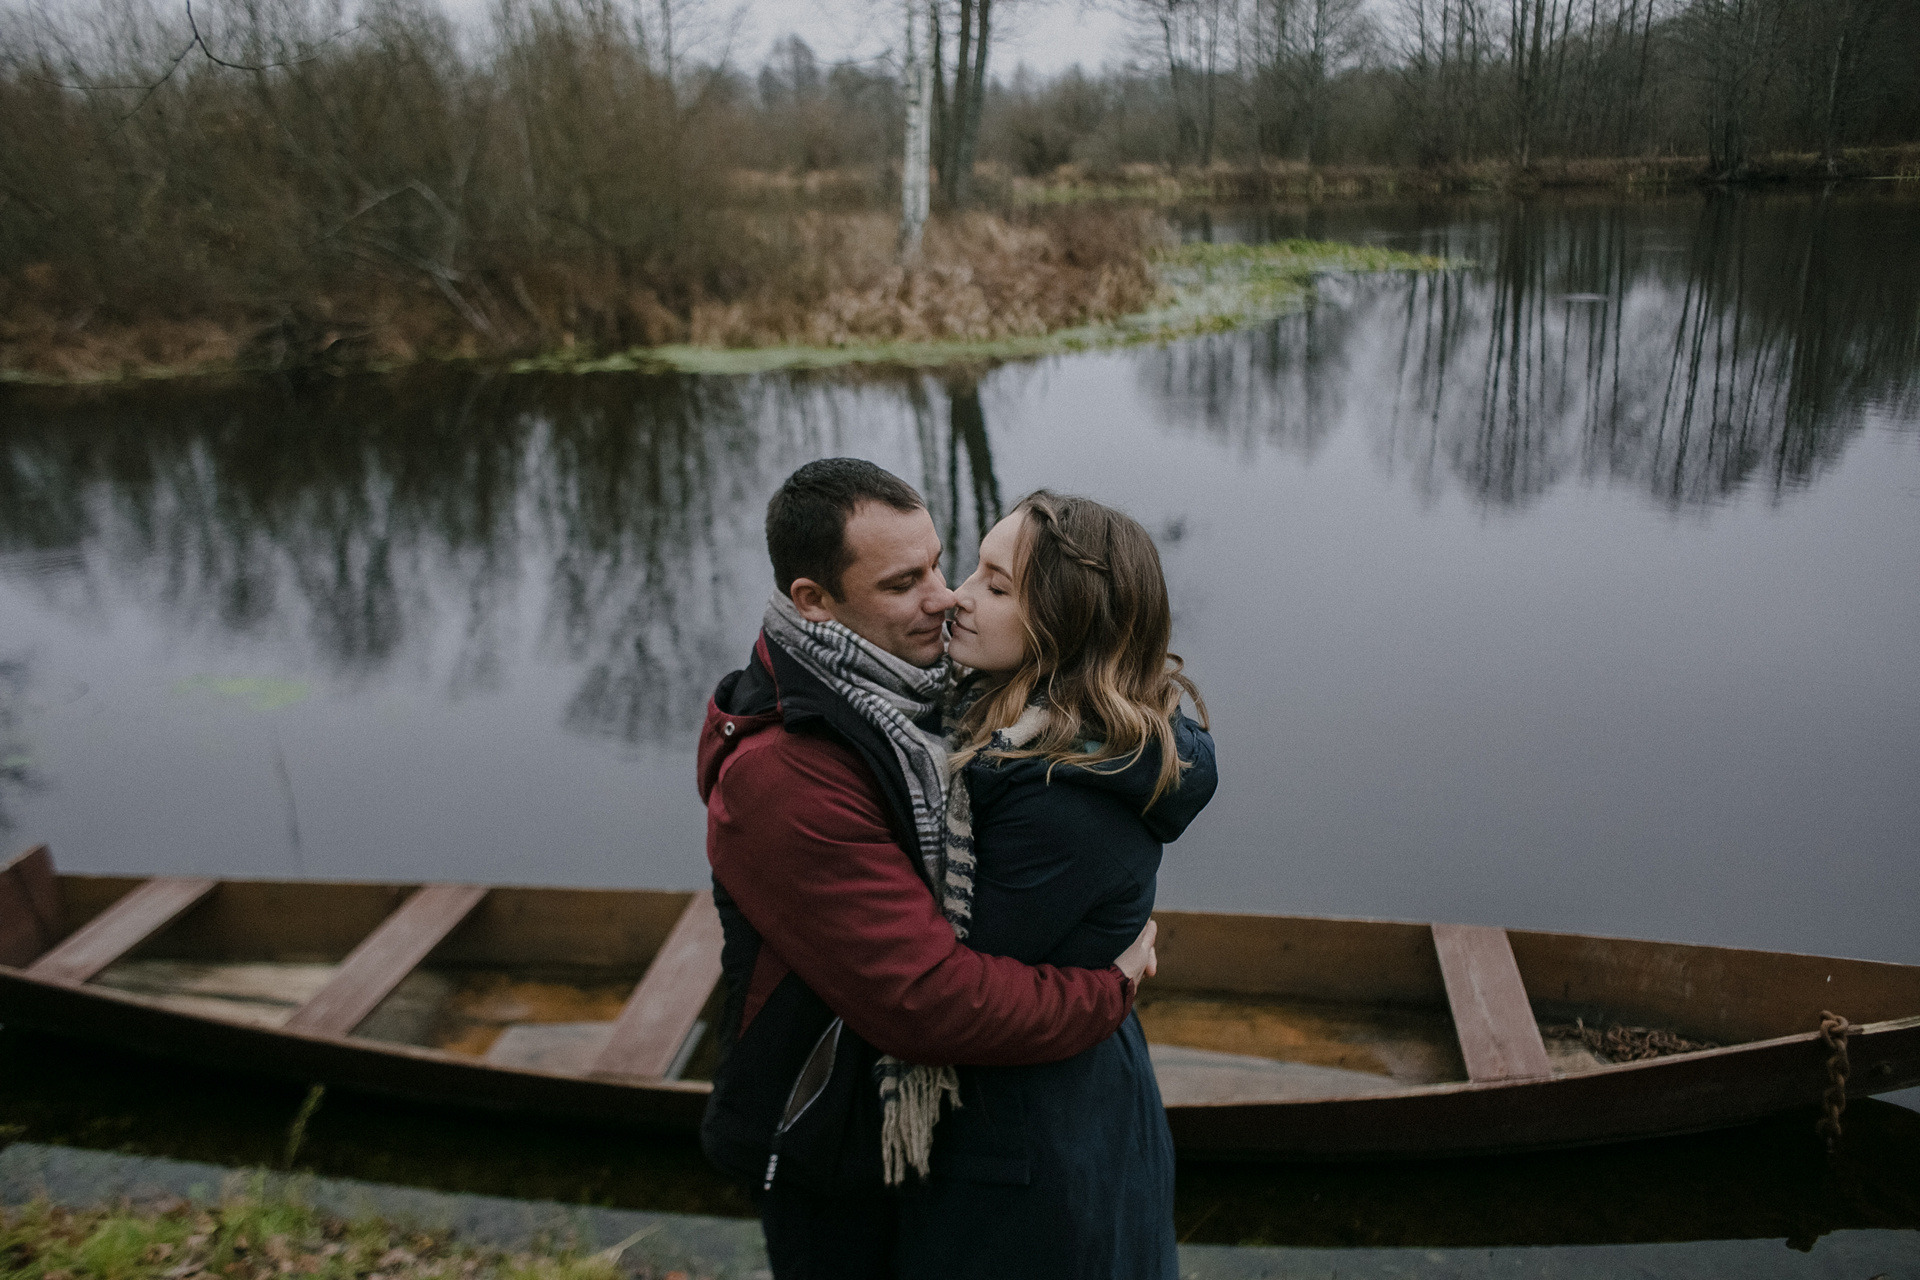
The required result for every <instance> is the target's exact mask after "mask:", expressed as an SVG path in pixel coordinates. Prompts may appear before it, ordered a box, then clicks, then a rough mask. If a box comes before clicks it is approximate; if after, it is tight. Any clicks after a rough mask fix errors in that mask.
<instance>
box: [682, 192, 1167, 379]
mask: <svg viewBox="0 0 1920 1280" xmlns="http://www.w3.org/2000/svg"><path fill="white" fill-rule="evenodd" d="M896 229H897V224H896V222H895V220H894V219H893V218H891V217H889V216H888V215H886V214H881V213H863V214H847V215H837V216H829V215H822V214H806V215H803V216H801V217H799V218H797V219H794V220H793V221H791V222H790V223H787V224H785V225H782V226H780V227H778V228H777V229H775V230H774V231H773V234H774V235H775V236H777V237H778V238H779V239H780V240H782V241H783V242H784V243H782V244H781V245H780V251H781V254H782V256H784V257H787V258H788V259H789V260H790V261H791V262H792V263H793V264H794V266H793V268H792V269H791V271H790V273H788V274H787V275H785V276H784V277H783V278H776V279H771V280H768V281H767V282H766V283H765V284H764V285H762V286H761V287H759V288H757V289H755V290H752V291H751V292H749V293H747V294H746V295H745V296H743V297H740V298H738V299H735V300H732V301H725V302H720V301H713V302H700V303H696V304H695V306H694V308H693V312H692V316H691V321H690V323H689V325H688V328H687V340H688V341H691V342H694V343H697V344H700V345H704V346H724V347H754V346H772V345H785V344H799V345H806V346H841V345H845V344H848V343H854V342H890V341H899V342H936V341H942V340H957V341H983V340H990V339H995V338H1007V337H1030V336H1038V335H1041V334H1046V333H1052V332H1055V331H1056V330H1060V329H1067V328H1072V327H1075V326H1078V325H1082V324H1087V323H1090V322H1094V321H1099V320H1110V319H1115V318H1117V317H1119V316H1122V315H1125V314H1127V313H1129V312H1132V311H1137V310H1140V309H1141V308H1143V307H1144V306H1146V304H1147V303H1148V302H1149V301H1151V299H1152V298H1153V294H1154V283H1153V277H1152V273H1151V271H1150V269H1149V267H1148V263H1147V254H1148V252H1149V251H1150V250H1151V249H1152V248H1153V247H1155V246H1156V245H1158V244H1160V243H1162V241H1163V240H1164V239H1165V237H1166V235H1167V231H1166V229H1165V226H1164V224H1163V223H1162V222H1161V221H1160V220H1159V219H1158V218H1155V217H1152V216H1150V215H1148V214H1146V213H1144V212H1142V211H1139V210H1091V209H1076V210H1073V211H1071V212H1068V213H1055V214H1052V215H1049V216H1045V217H1041V218H1036V219H1028V220H1022V221H1011V220H1009V219H1007V218H1003V217H1000V216H997V215H994V214H989V213H968V214H963V215H960V216H958V217H954V218H949V219H942V220H936V221H934V222H933V223H932V224H930V225H929V227H928V228H927V235H926V239H925V242H924V245H923V247H922V252H921V256H920V259H919V261H917V262H914V263H911V264H908V263H903V262H901V261H900V258H899V255H898V253H897V252H896V250H895V236H896Z"/></svg>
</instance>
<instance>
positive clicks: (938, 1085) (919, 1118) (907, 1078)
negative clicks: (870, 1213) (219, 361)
mask: <svg viewBox="0 0 1920 1280" xmlns="http://www.w3.org/2000/svg"><path fill="white" fill-rule="evenodd" d="M896 1065H897V1066H898V1067H899V1070H897V1071H889V1072H886V1073H885V1074H883V1075H882V1076H881V1081H880V1102H881V1107H882V1115H881V1120H880V1159H881V1163H882V1166H883V1169H884V1177H885V1179H886V1183H887V1185H888V1186H890V1187H897V1186H899V1185H900V1184H901V1183H903V1182H905V1181H906V1180H907V1170H908V1169H909V1168H911V1169H912V1170H913V1171H914V1172H915V1173H917V1174H919V1175H920V1176H921V1178H923V1179H924V1178H925V1177H926V1176H927V1170H928V1166H929V1162H930V1160H931V1158H932V1156H933V1126H934V1125H935V1124H936V1123H938V1122H939V1120H940V1103H941V1102H942V1101H947V1102H951V1103H952V1104H953V1105H954V1106H955V1107H958V1106H959V1105H960V1075H959V1073H958V1072H956V1071H955V1070H954V1069H953V1068H952V1067H928V1066H922V1065H919V1064H917V1063H905V1062H902V1063H898V1064H896Z"/></svg>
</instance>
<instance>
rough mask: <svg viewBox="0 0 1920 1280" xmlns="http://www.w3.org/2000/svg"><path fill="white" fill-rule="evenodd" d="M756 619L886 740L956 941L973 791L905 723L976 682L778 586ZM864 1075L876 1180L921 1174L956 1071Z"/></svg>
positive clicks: (1043, 718) (997, 738)
mask: <svg viewBox="0 0 1920 1280" xmlns="http://www.w3.org/2000/svg"><path fill="white" fill-rule="evenodd" d="M763 625H764V627H765V629H766V633H767V639H768V640H769V641H770V642H772V643H774V644H777V645H779V646H780V647H781V648H782V649H784V650H786V651H787V652H788V653H789V654H791V655H792V656H793V659H794V661H796V662H798V663H799V664H800V665H801V666H802V667H804V668H806V670H807V671H808V673H809V674H811V675H812V676H813V677H814V678H815V679H817V680H819V681H820V682H821V683H822V684H825V685H826V686H827V687H828V688H829V689H831V690H833V691H834V693H835V694H837V695H839V696H840V697H841V698H844V699H845V700H846V702H847V704H848V705H849V706H851V707H852V708H853V709H854V710H855V711H857V712H859V713H860V716H861V718H862V719H864V720H866V721H867V722H868V723H869V724H871V725H873V727H874V728H876V729H878V730H879V731H880V733H881V735H882V736H884V737H885V738H886V740H887V742H888V743H889V744H890V745H891V746H892V747H893V752H894V757H895V758H896V759H897V760H898V761H899V762H900V772H901V774H902V775H903V776H904V777H905V779H906V783H907V793H908V795H909V796H910V797H911V800H912V804H913V829H914V838H915V840H916V841H917V842H918V843H919V846H920V847H919V849H918V851H917V852H918V853H919V856H920V861H921V864H922V865H923V866H924V867H925V868H926V872H927V880H928V883H930V884H932V885H935V886H938V892H937V895H936V896H937V897H938V898H939V900H940V909H941V912H942V914H944V915H945V916H946V918H947V923H948V924H949V925H951V926H952V928H953V934H954V936H955V937H956V938H960V939H963V940H964V939H965V938H966V936H967V934H968V932H969V931H970V929H971V928H972V924H973V874H974V851H973V798H972V796H971V795H970V794H969V793H968V790H967V785H966V780H965V779H963V778H958V777H956V776H954V775H953V774H952V773H951V772H949V770H948V767H947V761H948V757H949V753H950V752H951V751H952V750H953V748H954V747H956V746H957V745H958V742H957V738H949V739H943V738H942V737H941V736H940V735H939V734H936V733H929V732H928V731H926V730H924V729H922V728H920V726H919V725H918V724H916V723H915V721H917V720H920V719H922V718H923V717H925V716H926V715H927V714H928V713H929V712H931V711H932V710H933V709H934V707H935V706H936V705H939V706H941V710H942V712H943V720H944V722H945V724H946V725H947V726H948V728H949V730H950V731H952V730H953V728H954V726H956V725H957V724H958V723H959V719H960V716H961V714H962V713H963V712H964V711H965V709H966V705H967V700H970V698H971V696H972V695H973V694H974V693H975V692H976V689H973V688H965V687H963V686H962V684H961V683H960V682H959V681H953V682H952V683H949V676H950V675H951V674H952V673H953V668H952V667H951V665H950V664H949V663H948V662H947V660H946V659H944V658H943V659H941V660H940V662H938V663H936V664H935V665H934V666H931V667H916V666H914V665H913V664H912V663H910V662H907V661H906V660H904V659H902V658H896V657H894V656H893V655H892V654H890V653H888V652H887V651H886V650H884V649H881V648H880V647H879V646H877V645H875V644H873V643H872V642H871V641H869V640H866V639H863V638H862V637H860V636H858V635H856V634H854V632H852V631H850V630H848V629H847V628H846V627H844V626H842V625H841V624H840V623H838V622H809V621H807V620H806V619H805V618H802V617H801V616H800V611H799V610H798V609H796V608H795V607H794V605H793V601H792V600H791V599H789V598H788V597H787V596H786V595H785V594H784V593H781V592H776V593H775V594H774V596H773V598H772V599H771V600H769V601H768V602H767V614H766V619H765V621H764V623H763ZM943 692H944V693H945V695H946V697H945V701H944V704H942V693H943ZM963 699H965V700H963ZM1046 724H1047V713H1046V708H1045V707H1044V706H1043V705H1039V704H1036V705H1033V706H1030V707H1028V708H1027V709H1026V711H1025V712H1024V713H1023V714H1022V715H1021V716H1020V718H1019V719H1018V720H1016V721H1014V723H1013V724H1012V725H1010V726H1008V727H1007V728H1006V729H1002V730H1000V731H998V732H996V733H995V734H994V735H993V738H992V740H991V741H990V742H989V743H988V745H987V747H986V748H985V749H986V750H988V751H1007V750H1014V749H1017V748H1019V747H1024V746H1026V745H1027V744H1028V743H1029V742H1032V741H1033V740H1034V739H1035V738H1037V737H1039V736H1040V732H1041V730H1043V729H1045V728H1046ZM874 1075H875V1077H876V1079H877V1080H878V1082H879V1086H880V1104H881V1129H880V1146H881V1161H882V1164H883V1167H884V1170H885V1176H886V1180H887V1182H888V1183H889V1184H890V1185H896V1186H897V1185H899V1184H900V1183H902V1182H905V1181H906V1177H907V1170H908V1169H909V1168H911V1169H913V1170H914V1171H915V1172H916V1173H918V1174H919V1175H920V1176H921V1177H922V1178H924V1177H926V1176H927V1171H928V1161H929V1158H930V1157H931V1155H932V1152H933V1126H934V1125H935V1123H937V1122H938V1121H939V1119H940V1104H941V1102H942V1101H948V1102H951V1103H952V1104H953V1105H954V1106H956V1107H957V1106H959V1105H960V1077H959V1075H958V1073H957V1072H955V1071H954V1069H953V1068H952V1067H951V1066H941V1067H932V1066H926V1065H924V1064H920V1063H912V1062H902V1061H901V1060H900V1059H898V1058H895V1057H893V1056H892V1055H891V1054H888V1055H884V1056H882V1057H881V1059H880V1061H879V1062H878V1063H877V1064H876V1065H875V1067H874Z"/></svg>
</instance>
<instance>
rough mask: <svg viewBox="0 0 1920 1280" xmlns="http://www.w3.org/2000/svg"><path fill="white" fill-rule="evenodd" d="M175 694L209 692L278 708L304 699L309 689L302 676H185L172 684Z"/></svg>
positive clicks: (255, 708)
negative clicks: (288, 677) (295, 678)
mask: <svg viewBox="0 0 1920 1280" xmlns="http://www.w3.org/2000/svg"><path fill="white" fill-rule="evenodd" d="M173 692H174V693H176V694H191V693H211V694H214V695H216V696H218V697H221V698H230V699H233V700H235V701H238V702H241V703H244V704H245V705H246V707H247V709H248V710H250V711H278V710H280V709H281V708H282V707H291V706H293V705H295V704H296V703H301V702H305V701H306V700H307V697H308V695H310V694H311V693H312V692H313V690H312V688H311V686H309V685H308V684H307V682H306V681H304V680H276V679H274V678H272V677H271V676H211V675H202V676H188V677H187V678H186V679H184V680H176V681H174V684H173Z"/></svg>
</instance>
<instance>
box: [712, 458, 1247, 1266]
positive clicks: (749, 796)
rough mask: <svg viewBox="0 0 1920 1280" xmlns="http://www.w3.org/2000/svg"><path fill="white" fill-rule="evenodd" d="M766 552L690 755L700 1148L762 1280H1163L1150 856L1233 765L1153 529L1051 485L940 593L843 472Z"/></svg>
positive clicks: (894, 503) (1165, 1248)
mask: <svg viewBox="0 0 1920 1280" xmlns="http://www.w3.org/2000/svg"><path fill="white" fill-rule="evenodd" d="M767 549H768V552H769V554H770V556H771V558H772V560H773V571H774V580H775V584H776V586H777V587H778V590H777V591H776V592H775V594H774V596H773V598H772V600H771V601H770V603H769V604H768V606H767V614H766V620H765V623H764V626H763V628H762V630H761V633H760V636H759V639H758V641H757V642H756V643H755V645H754V648H753V654H752V657H751V659H750V660H749V661H748V664H747V665H746V667H745V668H743V669H742V670H739V671H736V672H734V673H732V674H731V675H729V676H727V677H726V678H725V679H724V680H722V681H721V682H720V685H719V688H718V689H717V690H716V691H715V693H714V696H713V701H712V704H711V705H710V707H709V708H708V714H707V722H706V726H705V728H704V730H703V732H702V736H701V741H700V750H699V774H700V791H701V795H702V796H703V797H704V798H705V799H706V802H707V814H708V819H707V849H708V859H709V861H710V862H711V863H712V866H713V878H714V901H715V903H716V905H717V906H718V907H719V910H720V918H721V921H722V924H723V925H724V928H725V949H724V954H723V963H724V968H725V972H726V981H727V992H728V1001H727V1005H726V1009H725V1011H724V1013H723V1014H722V1016H721V1027H720V1031H721V1036H722V1044H723V1048H724V1056H723V1059H722V1062H721V1066H720V1069H719V1071H718V1072H717V1073H716V1075H715V1079H714V1092H713V1098H712V1101H711V1103H710V1104H709V1106H708V1109H707V1115H706V1120H705V1123H704V1125H703V1127H702V1141H703V1145H704V1146H705V1148H706V1151H707V1154H708V1156H709V1157H710V1158H711V1159H712V1160H713V1161H714V1162H715V1163H716V1164H718V1165H719V1166H720V1168H721V1169H722V1170H724V1171H725V1172H727V1173H729V1174H731V1175H733V1176H735V1177H737V1178H739V1179H741V1180H742V1181H743V1182H746V1183H747V1184H748V1185H749V1186H750V1187H751V1188H752V1189H753V1192H754V1196H755V1200H756V1203H757V1204H758V1205H759V1208H760V1213H761V1222H762V1224H763V1226H764V1228H765V1231H766V1238H767V1251H768V1254H769V1256H770V1258H771V1260H772V1263H773V1272H774V1276H775V1277H776V1280H816V1278H818V1280H867V1278H869V1277H871V1278H874V1280H879V1278H882V1277H899V1278H900V1280H923V1278H925V1280H932V1278H935V1277H939V1278H942V1280H945V1278H948V1277H980V1278H981V1280H986V1278H988V1277H993V1278H994V1280H1000V1278H1002V1277H1019V1276H1035V1277H1048V1278H1049V1280H1051V1278H1054V1277H1087V1278H1089V1280H1092V1278H1093V1277H1099V1278H1101V1280H1107V1278H1109V1277H1113V1278H1119V1280H1132V1278H1134V1277H1139V1278H1142V1280H1172V1278H1173V1277H1174V1276H1175V1275H1176V1264H1175V1250H1174V1236H1173V1218H1172V1214H1173V1145H1172V1142H1171V1140H1170V1138H1169V1135H1168V1132H1167V1123H1166V1115H1165V1112H1164V1111H1163V1110H1162V1107H1161V1103H1160V1094H1159V1090H1158V1088H1157V1087H1156V1086H1155V1084H1154V1078H1153V1069H1152V1066H1151V1064H1150V1063H1149V1061H1148V1057H1147V1045H1146V1040H1145V1037H1144V1036H1143V1035H1142V1034H1141V1030H1140V1023H1139V1021H1138V1019H1136V1018H1135V1017H1134V1016H1133V1014H1132V1007H1133V1000H1134V995H1135V992H1136V990H1137V988H1138V984H1139V983H1140V981H1141V980H1142V979H1144V978H1146V977H1149V976H1151V975H1152V973H1153V971H1154V952H1153V938H1154V927H1153V924H1152V922H1151V920H1150V919H1149V914H1150V912H1151V911H1152V908H1153V899H1154V883H1155V876H1156V873H1157V871H1158V868H1159V863H1160V851H1161V845H1162V843H1163V842H1164V841H1167V840H1172V839H1174V838H1175V837H1176V836H1178V835H1179V834H1180V832H1181V831H1182V830H1183V829H1184V828H1185V827H1186V826H1187V824H1188V823H1189V822H1190V821H1191V820H1192V819H1193V817H1194V816H1195V815H1196V814H1197V813H1198V812H1199V811H1200V809H1201V808H1202V807H1203V806H1204V805H1205V804H1206V802H1207V800H1208V799H1209V798H1210V797H1211V796H1212V794H1213V789H1214V782H1215V775H1214V765H1213V744H1212V740H1211V739H1210V738H1209V737H1208V736H1207V733H1206V730H1205V728H1204V721H1205V715H1206V713H1205V709H1204V704H1202V703H1201V700H1200V697H1199V695H1198V692H1197V691H1196V690H1195V689H1194V687H1193V685H1192V684H1191V683H1190V682H1189V681H1188V680H1187V679H1186V677H1184V676H1183V675H1181V674H1180V662H1179V659H1178V658H1176V657H1174V656H1173V655H1172V654H1170V653H1169V652H1168V642H1169V638H1170V632H1171V616H1170V611H1169V609H1168V604H1167V591H1166V584H1165V581H1164V579H1163V577H1162V574H1161V569H1160V560H1159V556H1158V554H1157V552H1156V551H1155V550H1154V546H1153V542H1152V540H1151V539H1150V538H1149V537H1148V535H1147V533H1146V531H1145V530H1144V529H1142V528H1141V527H1140V525H1139V524H1138V523H1137V522H1135V521H1134V520H1132V519H1130V518H1129V517H1127V516H1125V515H1123V514H1122V513H1120V512H1118V511H1115V510H1113V509H1112V508H1110V507H1106V506H1102V505H1101V504H1099V503H1096V502H1092V501H1089V500H1087V499H1084V498H1075V497H1065V496H1061V495H1057V494H1053V493H1049V492H1046V491H1044V490H1042V491H1040V492H1038V493H1035V494H1032V495H1030V496H1029V497H1027V498H1025V499H1023V500H1022V501H1021V502H1020V503H1019V504H1018V505H1017V506H1016V508H1015V509H1014V511H1013V513H1012V514H1011V515H1009V516H1008V517H1007V518H1006V519H1005V520H1002V521H1001V522H1000V523H999V524H998V525H996V526H994V528H993V529H992V531H990V532H989V533H988V534H987V535H986V537H985V539H984V540H983V541H982V542H981V544H980V562H979V568H978V569H977V570H976V571H975V572H974V574H973V575H972V576H971V577H969V578H968V579H967V580H966V581H965V582H964V583H961V584H960V586H959V587H958V588H957V589H955V590H949V589H948V587H947V584H946V581H945V579H944V578H943V577H942V575H941V572H940V557H941V550H942V548H941V544H940V538H939V535H938V534H937V533H936V532H935V530H934V525H933V521H932V519H931V517H930V516H929V515H928V512H927V509H926V506H925V504H924V503H923V502H922V500H921V498H920V495H919V494H918V493H916V492H915V491H914V489H913V488H912V487H911V486H910V485H908V484H906V483H905V482H904V481H902V480H900V479H899V478H898V477H896V476H893V475H891V474H889V473H888V472H886V471H884V470H882V469H881V468H879V467H877V466H874V465H873V464H871V463H868V462H862V461H858V460H856V459H851V458H829V459H825V460H822V461H819V462H813V463H809V464H807V465H806V466H804V467H801V468H800V469H799V470H798V471H796V472H795V473H794V474H793V475H792V476H791V477H789V478H788V480H787V482H786V483H785V484H784V485H783V486H782V487H781V489H780V491H779V492H778V493H777V494H775V495H774V497H773V500H772V502H771V503H770V504H769V505H768V508H767ZM949 619H951V621H950V623H949ZM1183 694H1184V695H1186V696H1187V697H1188V698H1189V699H1190V700H1191V702H1192V704H1193V706H1194V709H1195V712H1196V713H1197V714H1198V715H1199V716H1200V717H1201V723H1199V724H1196V723H1195V722H1194V721H1193V720H1192V719H1189V718H1188V717H1187V716H1186V715H1184V714H1182V712H1181V710H1180V703H1181V698H1182V695H1183Z"/></svg>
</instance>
